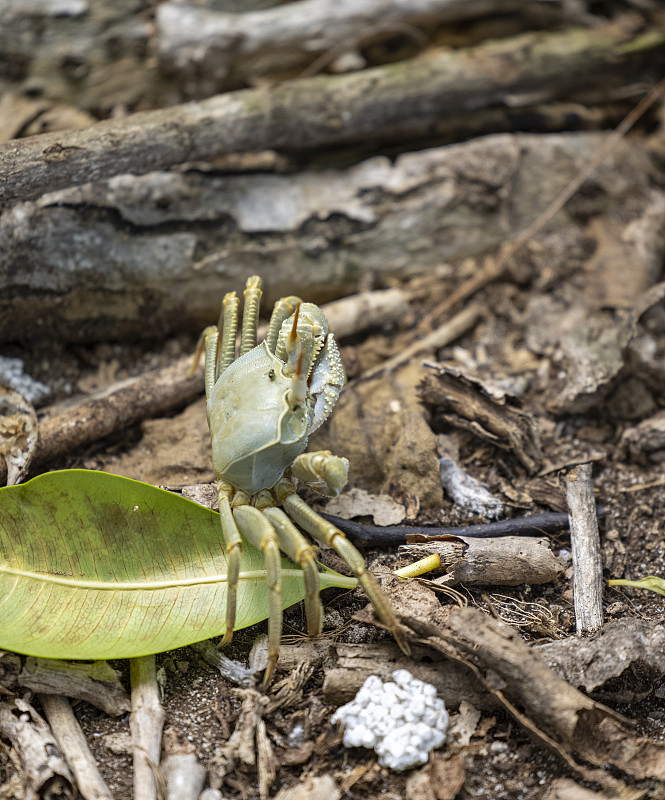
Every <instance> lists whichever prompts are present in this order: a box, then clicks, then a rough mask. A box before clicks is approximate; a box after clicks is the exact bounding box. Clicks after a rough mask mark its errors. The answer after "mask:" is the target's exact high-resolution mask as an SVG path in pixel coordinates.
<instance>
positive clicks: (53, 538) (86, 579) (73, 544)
mask: <svg viewBox="0 0 665 800" xmlns="http://www.w3.org/2000/svg"><path fill="white" fill-rule="evenodd" d="M282 568H283V581H282V600H283V606H284V608H287V607H288V606H290V605H293V604H294V603H297V602H299V601H300V600H302V598H303V597H304V587H303V580H302V572H301V571H300V569H299V568H298V567H296V566H295V565H294V564H292V563H291V562H290V561H288V560H287V559H283V560H282ZM226 572H227V565H226V558H225V555H224V550H223V545H222V534H221V528H220V523H219V515H218V514H217V513H215V512H214V511H210V510H209V509H207V508H204V507H203V506H200V505H198V504H196V503H193V502H191V501H190V500H186V499H185V498H183V497H180V496H178V495H175V494H172V493H170V492H166V491H164V490H162V489H157V488H155V487H154V486H149V485H148V484H146V483H140V482H139V481H133V480H129V479H128V478H121V477H118V476H116V475H109V474H107V473H104V472H92V471H87V470H63V471H61V472H49V473H46V474H45V475H40V476H39V477H37V478H34V479H33V480H31V481H28V482H27V483H25V484H22V485H19V486H8V487H5V488H2V489H0V647H1V648H4V649H6V650H13V651H15V652H18V653H26V654H28V655H33V656H41V657H44V658H79V659H99V658H134V657H136V656H141V655H147V654H149V653H159V652H162V651H164V650H171V649H173V648H176V647H182V646H183V645H186V644H191V643H192V642H197V641H201V640H202V639H207V638H209V637H212V636H217V635H219V634H221V633H223V632H224V629H225V626H224V612H225V608H226V593H227V586H226ZM264 576H265V573H264V569H263V556H262V554H261V552H260V551H258V550H256V549H255V548H254V547H252V546H251V545H249V544H248V543H244V544H243V549H242V564H241V575H240V586H239V590H238V617H237V622H236V629H237V628H245V627H247V626H248V625H253V624H254V623H256V622H259V621H260V620H262V619H265V618H266V617H267V616H268V589H267V586H266V583H265V577H264ZM355 585H356V581H355V579H353V578H347V577H345V576H343V575H339V574H338V573H336V572H332V571H331V570H324V571H323V572H322V573H321V588H326V587H329V586H342V587H353V586H355Z"/></svg>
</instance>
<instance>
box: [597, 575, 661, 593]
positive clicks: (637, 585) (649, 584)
mask: <svg viewBox="0 0 665 800" xmlns="http://www.w3.org/2000/svg"><path fill="white" fill-rule="evenodd" d="M607 583H608V585H609V586H632V587H633V588H634V589H649V591H651V592H656V594H662V595H663V596H664V597H665V580H663V578H659V577H658V576H657V575H648V576H647V577H646V578H642V579H640V580H639V581H626V580H623V579H621V580H619V579H618V578H617V579H616V580H612V581H608V582H607Z"/></svg>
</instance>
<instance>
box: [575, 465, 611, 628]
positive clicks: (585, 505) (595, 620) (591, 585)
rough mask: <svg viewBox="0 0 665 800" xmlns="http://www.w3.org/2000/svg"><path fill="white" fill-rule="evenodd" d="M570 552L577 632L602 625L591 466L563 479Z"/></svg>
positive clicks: (599, 567)
mask: <svg viewBox="0 0 665 800" xmlns="http://www.w3.org/2000/svg"><path fill="white" fill-rule="evenodd" d="M566 499H567V501H568V513H569V516H570V543H571V549H572V554H573V599H574V603H575V619H576V630H577V633H578V634H581V633H591V632H592V631H595V630H597V629H598V628H600V627H601V625H602V624H603V561H602V558H601V554H600V535H599V533H598V520H597V518H596V502H595V500H594V497H593V484H592V481H591V465H590V464H580V465H579V467H575V468H574V469H573V470H572V471H571V472H570V473H569V475H568V476H567V478H566Z"/></svg>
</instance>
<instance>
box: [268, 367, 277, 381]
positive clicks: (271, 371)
mask: <svg viewBox="0 0 665 800" xmlns="http://www.w3.org/2000/svg"><path fill="white" fill-rule="evenodd" d="M268 379H269V380H271V381H274V380H275V370H274V369H272V368H271V369H269V370H268Z"/></svg>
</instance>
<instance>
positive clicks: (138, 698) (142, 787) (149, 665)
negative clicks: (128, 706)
mask: <svg viewBox="0 0 665 800" xmlns="http://www.w3.org/2000/svg"><path fill="white" fill-rule="evenodd" d="M129 670H130V680H131V684H132V712H131V714H130V716H129V729H130V731H131V735H132V748H133V751H134V797H136V798H139V797H140V798H141V800H157V798H158V797H163V796H164V791H163V787H162V786H161V785H160V786H158V784H157V781H158V780H159V779H161V780H163V779H162V778H161V773H160V772H159V769H158V768H159V758H160V755H161V750H162V728H163V726H164V719H165V717H166V713H165V711H164V708H163V706H162V703H161V700H160V697H159V686H158V685H157V675H156V671H155V657H154V656H141V657H140V658H132V659H130V661H129Z"/></svg>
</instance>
